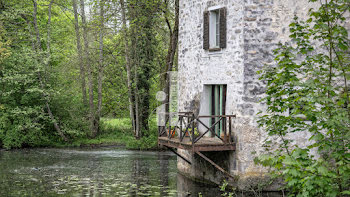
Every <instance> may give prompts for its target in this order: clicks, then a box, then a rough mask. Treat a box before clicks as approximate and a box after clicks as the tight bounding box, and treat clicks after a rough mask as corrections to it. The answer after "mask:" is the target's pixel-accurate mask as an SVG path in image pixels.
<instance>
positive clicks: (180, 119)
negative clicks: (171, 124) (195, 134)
mask: <svg viewBox="0 0 350 197" xmlns="http://www.w3.org/2000/svg"><path fill="white" fill-rule="evenodd" d="M179 118H180V142H182V139H183V137H182V118H183V117H182V116H179Z"/></svg>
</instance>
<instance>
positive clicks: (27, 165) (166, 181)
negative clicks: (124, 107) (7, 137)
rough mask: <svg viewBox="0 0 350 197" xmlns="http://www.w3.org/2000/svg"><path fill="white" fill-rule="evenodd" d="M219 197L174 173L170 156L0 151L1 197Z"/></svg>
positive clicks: (118, 151) (216, 192)
mask: <svg viewBox="0 0 350 197" xmlns="http://www.w3.org/2000/svg"><path fill="white" fill-rule="evenodd" d="M198 193H202V195H203V196H204V197H207V196H208V197H215V196H221V195H220V192H219V189H218V187H217V186H210V185H204V184H198V183H194V182H192V181H191V180H189V179H187V178H186V177H184V176H182V175H180V174H178V173H177V169H176V156H174V155H173V154H172V153H169V152H149V151H127V150H123V149H112V148H109V149H98V150H96V149H94V150H91V149H90V150H89V149H33V150H30V149H24V150H14V151H1V150H0V196H9V197H12V196H14V197H17V196H45V197H46V196H96V197H97V196H135V197H136V196H179V197H185V196H198Z"/></svg>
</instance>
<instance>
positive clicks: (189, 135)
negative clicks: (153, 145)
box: [158, 112, 236, 152]
mask: <svg viewBox="0 0 350 197" xmlns="http://www.w3.org/2000/svg"><path fill="white" fill-rule="evenodd" d="M178 117H179V119H178V123H177V125H176V126H169V124H168V121H166V124H167V125H168V126H163V127H159V128H158V132H159V135H158V144H159V145H163V146H166V147H170V148H176V149H178V148H180V149H185V150H191V151H193V152H197V151H233V150H235V143H234V141H233V140H232V128H231V127H232V120H233V118H235V117H236V116H235V115H218V116H197V117H195V116H194V114H193V113H191V112H181V113H179V115H178ZM205 119H213V120H216V121H215V122H214V121H213V124H211V125H210V126H208V125H207V124H205V123H204V122H206V121H204V120H205ZM218 125H222V126H221V128H222V129H221V135H220V136H219V135H218V134H217V132H215V128H216V127H218ZM199 127H202V128H204V129H206V131H205V132H201V133H199ZM208 135H211V136H212V137H208Z"/></svg>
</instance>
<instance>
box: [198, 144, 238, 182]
mask: <svg viewBox="0 0 350 197" xmlns="http://www.w3.org/2000/svg"><path fill="white" fill-rule="evenodd" d="M195 153H197V155H199V156H200V157H202V158H203V159H205V160H206V161H208V162H209V163H210V164H211V165H213V166H214V167H215V168H216V169H218V170H220V171H221V172H222V173H224V174H225V175H227V176H228V177H231V178H234V177H233V176H232V175H231V174H230V173H228V172H227V171H225V170H224V169H223V168H221V167H220V166H218V165H217V164H216V163H215V162H213V161H212V160H211V159H209V158H208V157H206V156H205V155H203V154H202V153H201V152H199V151H196V152H195Z"/></svg>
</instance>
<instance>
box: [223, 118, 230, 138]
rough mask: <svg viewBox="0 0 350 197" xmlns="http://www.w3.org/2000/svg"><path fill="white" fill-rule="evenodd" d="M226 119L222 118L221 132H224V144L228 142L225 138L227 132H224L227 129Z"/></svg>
mask: <svg viewBox="0 0 350 197" xmlns="http://www.w3.org/2000/svg"><path fill="white" fill-rule="evenodd" d="M226 118H227V117H224V119H223V131H224V141H225V144H226V143H228V142H229V140H228V137H227V130H226V129H227V124H226Z"/></svg>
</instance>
